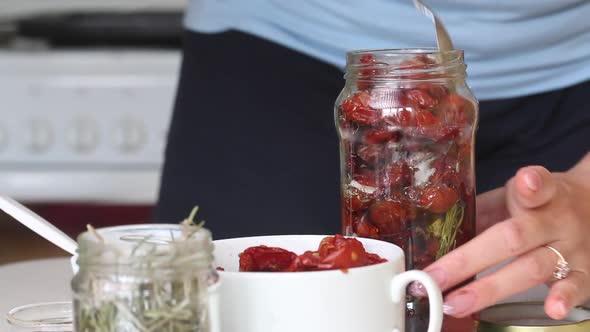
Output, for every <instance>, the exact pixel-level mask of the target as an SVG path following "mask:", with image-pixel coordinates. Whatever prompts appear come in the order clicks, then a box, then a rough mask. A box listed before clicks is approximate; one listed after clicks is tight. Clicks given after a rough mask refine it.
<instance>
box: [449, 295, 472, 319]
mask: <svg viewBox="0 0 590 332" xmlns="http://www.w3.org/2000/svg"><path fill="white" fill-rule="evenodd" d="M475 301H476V296H475V293H474V292H473V291H469V290H466V291H460V292H459V293H458V294H456V295H454V296H453V297H451V298H448V299H447V300H446V301H445V303H444V305H443V312H444V313H445V314H446V315H453V316H454V315H460V314H462V313H465V312H467V311H469V310H470V309H471V308H473V306H474V305H475Z"/></svg>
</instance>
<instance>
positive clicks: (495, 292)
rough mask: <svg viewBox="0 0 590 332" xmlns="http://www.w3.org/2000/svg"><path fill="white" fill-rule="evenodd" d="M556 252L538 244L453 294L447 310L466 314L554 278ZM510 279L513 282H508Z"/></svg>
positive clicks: (446, 311)
mask: <svg viewBox="0 0 590 332" xmlns="http://www.w3.org/2000/svg"><path fill="white" fill-rule="evenodd" d="M554 266H555V254H554V253H552V252H551V251H550V250H549V249H547V248H545V247H539V248H536V249H534V250H531V251H530V252H528V253H525V254H524V255H522V256H520V257H518V258H516V259H515V260H514V261H512V262H511V263H509V264H507V265H506V266H504V267H502V268H501V269H499V270H498V271H495V272H493V273H491V274H489V275H487V276H485V277H482V278H480V279H477V280H475V281H473V282H471V283H469V284H468V285H466V286H464V287H462V288H459V289H457V290H455V291H453V292H452V293H450V294H449V295H448V296H447V297H446V298H445V306H444V310H445V313H446V314H448V315H452V316H456V317H465V316H467V315H470V314H472V313H474V312H477V311H479V310H481V309H483V308H486V307H488V306H490V305H493V304H495V303H497V302H498V301H500V300H502V299H504V298H507V297H509V296H512V295H515V294H518V293H521V292H523V291H525V290H528V289H530V288H533V287H535V286H538V285H540V284H543V283H545V282H547V281H549V280H550V279H551V278H552V277H553V270H554ZM506 280H510V282H506Z"/></svg>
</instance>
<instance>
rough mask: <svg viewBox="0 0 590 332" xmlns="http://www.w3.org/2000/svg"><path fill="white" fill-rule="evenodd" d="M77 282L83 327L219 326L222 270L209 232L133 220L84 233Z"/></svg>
mask: <svg viewBox="0 0 590 332" xmlns="http://www.w3.org/2000/svg"><path fill="white" fill-rule="evenodd" d="M78 246H79V247H78V255H79V257H78V261H77V262H78V266H79V270H78V272H77V273H76V275H75V276H74V278H73V280H72V289H73V293H74V301H73V304H74V310H73V313H74V325H75V328H76V331H79V332H98V331H100V332H110V331H112V332H115V331H117V332H147V331H170V332H189V331H190V332H217V326H218V319H219V317H218V312H217V311H218V308H217V307H216V305H217V301H216V297H217V288H218V276H217V272H216V270H215V269H214V268H213V265H212V261H213V255H212V250H213V245H212V243H211V234H210V233H209V231H208V230H206V229H203V228H200V229H198V230H192V231H191V230H190V228H186V227H183V226H180V225H154V224H151V225H133V226H118V227H110V228H104V229H99V230H96V231H94V230H91V231H88V232H85V233H83V234H82V235H80V236H79V237H78Z"/></svg>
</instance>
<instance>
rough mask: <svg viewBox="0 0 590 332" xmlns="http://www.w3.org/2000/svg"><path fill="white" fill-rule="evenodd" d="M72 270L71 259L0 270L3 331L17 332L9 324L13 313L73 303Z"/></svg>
mask: <svg viewBox="0 0 590 332" xmlns="http://www.w3.org/2000/svg"><path fill="white" fill-rule="evenodd" d="M72 276H73V275H72V268H71V266H70V263H69V260H68V259H67V258H55V259H45V260H34V261H25V262H20V263H14V264H7V265H1V266H0V331H8V332H11V331H16V330H15V329H11V327H10V325H9V324H8V322H7V321H6V313H8V311H10V309H12V308H14V307H17V306H21V305H25V304H30V303H38V302H54V301H70V300H71V292H70V280H71V278H72Z"/></svg>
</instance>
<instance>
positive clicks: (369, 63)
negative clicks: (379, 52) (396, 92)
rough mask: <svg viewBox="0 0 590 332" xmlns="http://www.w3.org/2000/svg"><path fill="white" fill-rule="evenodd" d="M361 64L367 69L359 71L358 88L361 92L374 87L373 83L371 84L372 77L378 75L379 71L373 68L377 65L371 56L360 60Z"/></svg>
mask: <svg viewBox="0 0 590 332" xmlns="http://www.w3.org/2000/svg"><path fill="white" fill-rule="evenodd" d="M359 62H360V63H361V64H362V65H364V66H365V67H367V68H366V69H361V70H360V71H359V80H358V81H357V87H358V89H359V90H365V89H369V88H371V87H372V86H373V83H372V82H371V78H372V76H374V75H376V74H377V70H376V69H375V68H373V67H374V66H375V63H376V62H375V58H374V57H373V55H371V54H364V55H362V56H361V58H360V59H359Z"/></svg>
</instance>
